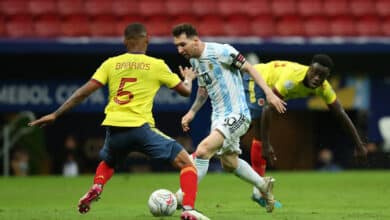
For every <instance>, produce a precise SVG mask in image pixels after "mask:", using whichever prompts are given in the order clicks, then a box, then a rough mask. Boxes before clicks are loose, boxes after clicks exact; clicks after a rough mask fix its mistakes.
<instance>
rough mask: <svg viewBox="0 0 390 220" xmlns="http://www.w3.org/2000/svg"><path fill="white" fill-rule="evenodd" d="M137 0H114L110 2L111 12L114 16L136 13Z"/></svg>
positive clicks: (137, 12)
mask: <svg viewBox="0 0 390 220" xmlns="http://www.w3.org/2000/svg"><path fill="white" fill-rule="evenodd" d="M138 2H139V1H137V0H116V1H113V2H112V4H113V5H112V13H113V14H114V15H116V16H127V15H131V16H134V15H138V14H139V3H138Z"/></svg>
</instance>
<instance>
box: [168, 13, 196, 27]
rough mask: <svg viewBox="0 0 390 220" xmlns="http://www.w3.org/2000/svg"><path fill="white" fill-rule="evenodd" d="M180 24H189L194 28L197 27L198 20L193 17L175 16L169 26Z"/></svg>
mask: <svg viewBox="0 0 390 220" xmlns="http://www.w3.org/2000/svg"><path fill="white" fill-rule="evenodd" d="M182 23H190V24H192V25H194V26H195V27H198V23H199V20H198V19H197V18H196V17H195V16H193V15H181V16H176V17H174V18H173V19H172V21H171V25H170V26H171V27H174V26H175V25H177V24H182Z"/></svg>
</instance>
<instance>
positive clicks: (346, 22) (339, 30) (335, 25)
mask: <svg viewBox="0 0 390 220" xmlns="http://www.w3.org/2000/svg"><path fill="white" fill-rule="evenodd" d="M330 31H331V34H332V35H333V36H355V35H357V32H356V26H355V20H354V18H353V17H351V16H339V17H335V18H333V19H331V22H330Z"/></svg>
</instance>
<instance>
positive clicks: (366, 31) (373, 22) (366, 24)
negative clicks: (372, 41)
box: [356, 16, 382, 36]
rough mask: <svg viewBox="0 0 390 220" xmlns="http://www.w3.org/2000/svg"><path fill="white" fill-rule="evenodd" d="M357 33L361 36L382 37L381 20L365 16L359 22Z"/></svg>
mask: <svg viewBox="0 0 390 220" xmlns="http://www.w3.org/2000/svg"><path fill="white" fill-rule="evenodd" d="M356 31H357V33H358V34H359V35H360V36H380V35H381V34H382V30H381V24H380V20H379V18H378V17H377V16H365V17H361V18H359V19H358V20H357V23H356Z"/></svg>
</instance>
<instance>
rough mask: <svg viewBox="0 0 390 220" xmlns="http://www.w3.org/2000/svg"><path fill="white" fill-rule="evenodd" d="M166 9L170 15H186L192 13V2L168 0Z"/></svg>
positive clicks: (187, 0)
mask: <svg viewBox="0 0 390 220" xmlns="http://www.w3.org/2000/svg"><path fill="white" fill-rule="evenodd" d="M165 8H166V9H167V11H166V12H167V14H168V15H173V16H175V15H185V14H191V13H192V1H191V0H166V1H165Z"/></svg>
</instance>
